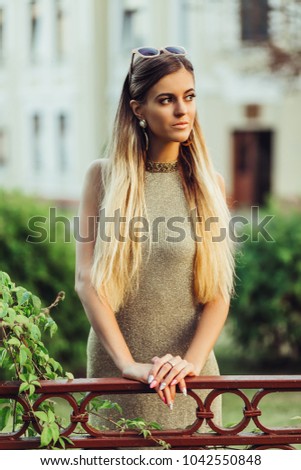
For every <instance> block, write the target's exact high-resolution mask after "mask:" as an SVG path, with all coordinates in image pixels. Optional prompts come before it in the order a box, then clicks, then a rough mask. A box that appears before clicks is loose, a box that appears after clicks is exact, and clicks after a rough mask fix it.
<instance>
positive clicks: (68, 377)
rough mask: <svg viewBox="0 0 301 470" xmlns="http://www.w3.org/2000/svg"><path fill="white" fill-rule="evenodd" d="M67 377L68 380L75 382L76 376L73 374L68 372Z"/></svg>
mask: <svg viewBox="0 0 301 470" xmlns="http://www.w3.org/2000/svg"><path fill="white" fill-rule="evenodd" d="M65 375H66V377H67V379H68V380H73V379H74V375H73V374H72V373H71V372H66V373H65Z"/></svg>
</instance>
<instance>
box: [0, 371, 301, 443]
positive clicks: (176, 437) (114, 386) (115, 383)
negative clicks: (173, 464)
mask: <svg viewBox="0 0 301 470" xmlns="http://www.w3.org/2000/svg"><path fill="white" fill-rule="evenodd" d="M18 388H19V384H18V382H0V399H4V398H6V399H10V400H12V401H15V402H18V403H20V405H21V406H22V407H23V415H22V420H23V422H22V425H21V427H19V429H18V430H17V431H14V432H10V433H7V434H3V433H2V434H1V433H0V449H33V448H38V447H39V445H40V442H39V438H38V437H27V430H28V427H29V425H30V423H32V424H33V426H34V427H35V428H36V429H37V430H38V426H37V423H36V422H35V418H34V417H33V414H32V409H30V407H29V405H28V403H27V401H26V400H24V398H23V397H22V396H20V395H18ZM198 389H206V390H211V391H210V393H209V395H208V396H207V397H206V400H205V401H204V403H203V402H202V401H201V399H200V398H199V396H198V395H197V394H196V393H195V392H194V390H198ZM248 389H249V390H251V391H254V394H253V396H252V397H251V398H249V397H248V396H247V394H246V393H245V390H248ZM187 391H188V395H190V396H191V397H192V398H193V399H194V400H195V402H196V419H195V421H194V423H192V424H191V426H190V427H189V428H188V429H187V428H185V429H182V430H178V429H177V430H153V431H152V435H153V436H154V437H155V438H156V439H162V440H164V441H166V442H168V443H169V444H170V445H171V448H172V449H197V448H201V449H212V448H215V447H227V446H248V449H251V450H255V449H258V450H260V449H266V448H271V449H272V448H278V449H279V448H280V449H294V447H293V445H294V444H301V423H300V425H299V426H298V427H290V428H286V427H283V428H269V427H267V426H266V425H264V424H262V415H263V413H262V410H261V409H260V403H261V400H262V399H263V398H264V397H265V396H267V395H269V394H273V393H275V392H277V393H284V392H298V393H300V414H301V375H292V376H289V375H286V376H202V377H194V378H188V379H187ZM78 392H82V393H84V396H83V397H81V398H79V397H78ZM120 393H134V394H138V393H154V392H153V391H152V390H150V388H149V387H148V386H147V385H144V384H142V383H140V382H135V381H132V380H126V379H121V378H106V379H75V380H72V381H67V380H56V381H48V380H47V381H41V386H40V388H39V389H37V398H36V401H35V402H34V404H33V410H35V411H36V410H37V409H38V408H39V406H40V405H41V404H42V403H43V401H45V400H48V399H52V398H58V397H59V398H61V399H63V400H65V401H66V402H67V403H68V404H69V405H70V406H71V408H72V412H71V414H70V422H69V425H68V426H67V427H66V428H65V429H62V431H61V435H62V436H67V437H68V438H70V439H71V440H72V442H73V445H74V447H75V448H81V449H114V448H119V449H120V448H123V447H127V448H129V447H148V446H150V447H154V442H153V441H152V440H148V439H144V438H143V437H142V436H140V435H139V434H138V431H125V432H123V433H120V432H119V431H97V430H95V428H93V427H92V426H91V425H90V424H89V404H90V402H91V400H93V399H94V398H95V397H100V398H101V395H103V394H106V395H112V399H113V398H114V397H113V396H114V394H120ZM226 393H234V394H236V395H237V396H238V397H240V398H241V399H242V402H243V404H244V406H243V407H242V418H241V421H240V422H239V423H237V424H236V425H234V426H232V427H228V428H223V427H219V426H217V425H216V424H215V422H214V414H213V413H212V411H211V404H212V402H213V400H214V399H215V398H216V397H217V396H219V395H223V394H226ZM0 403H1V402H0ZM0 406H1V405H0ZM124 411H125V413H126V410H124ZM204 420H206V422H207V424H208V426H209V427H210V428H211V430H212V432H208V433H197V430H198V429H199V428H200V426H201V425H202V423H203V422H204ZM79 423H80V425H81V427H80V434H78V432H77V433H76V434H75V430H76V429H78V424H79ZM250 423H252V424H253V425H254V426H255V427H256V428H257V429H256V432H247V431H246V428H247V426H248V425H249V424H250Z"/></svg>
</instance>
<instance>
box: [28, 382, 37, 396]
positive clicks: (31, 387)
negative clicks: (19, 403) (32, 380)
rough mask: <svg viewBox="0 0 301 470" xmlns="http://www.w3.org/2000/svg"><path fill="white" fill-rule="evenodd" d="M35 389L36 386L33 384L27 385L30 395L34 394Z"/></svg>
mask: <svg viewBox="0 0 301 470" xmlns="http://www.w3.org/2000/svg"><path fill="white" fill-rule="evenodd" d="M35 391H36V388H35V386H34V385H29V396H30V397H31V396H32V395H34V392H35Z"/></svg>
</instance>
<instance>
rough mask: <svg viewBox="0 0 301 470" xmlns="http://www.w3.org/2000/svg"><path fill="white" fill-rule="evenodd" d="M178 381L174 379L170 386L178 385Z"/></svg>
mask: <svg viewBox="0 0 301 470" xmlns="http://www.w3.org/2000/svg"><path fill="white" fill-rule="evenodd" d="M177 383H178V381H177V380H176V379H173V381H172V382H171V384H170V385H177Z"/></svg>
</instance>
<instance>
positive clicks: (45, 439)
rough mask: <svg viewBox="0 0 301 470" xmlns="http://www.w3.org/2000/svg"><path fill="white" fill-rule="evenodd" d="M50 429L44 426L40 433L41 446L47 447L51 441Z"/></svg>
mask: <svg viewBox="0 0 301 470" xmlns="http://www.w3.org/2000/svg"><path fill="white" fill-rule="evenodd" d="M52 438H53V436H52V431H51V429H50V428H49V426H45V427H44V429H43V431H42V434H41V446H42V447H47V446H48V445H49V444H50V442H51V441H52Z"/></svg>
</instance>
